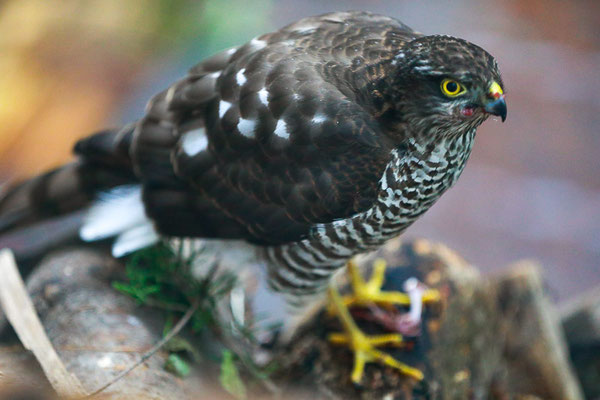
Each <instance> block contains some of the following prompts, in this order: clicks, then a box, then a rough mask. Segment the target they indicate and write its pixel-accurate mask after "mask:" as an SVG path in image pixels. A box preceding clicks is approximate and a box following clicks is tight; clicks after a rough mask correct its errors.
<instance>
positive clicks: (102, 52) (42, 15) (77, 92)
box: [0, 0, 269, 182]
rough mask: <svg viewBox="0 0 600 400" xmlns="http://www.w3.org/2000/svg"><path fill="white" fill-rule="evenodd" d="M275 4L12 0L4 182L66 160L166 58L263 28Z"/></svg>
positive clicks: (1, 14) (6, 31) (2, 95)
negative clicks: (83, 137) (179, 51)
mask: <svg viewBox="0 0 600 400" xmlns="http://www.w3.org/2000/svg"><path fill="white" fill-rule="evenodd" d="M268 4H269V3H268V2H267V1H265V0H261V1H258V2H255V3H253V6H252V8H253V9H252V12H248V8H247V7H248V6H247V5H246V4H245V3H243V2H241V1H239V0H238V1H235V2H233V3H229V4H228V6H226V7H224V6H223V3H222V2H219V1H216V0H210V1H197V0H127V1H121V0H85V1H84V0H69V1H60V2H48V1H45V0H8V1H5V2H3V3H2V5H0V54H2V57H0V127H1V128H0V182H1V181H2V180H3V179H6V178H9V177H10V178H13V179H14V178H22V177H25V176H28V175H32V174H35V173H40V172H41V171H44V170H46V169H48V168H50V167H53V166H56V165H59V164H62V163H64V162H66V161H67V160H68V159H69V158H70V157H71V148H72V145H73V143H74V142H75V140H77V139H78V138H79V137H82V136H85V135H87V134H89V133H91V132H93V131H94V130H98V129H102V128H104V127H105V125H106V124H107V123H108V121H107V120H108V119H109V117H110V116H111V115H114V114H116V113H117V110H118V109H119V108H120V107H121V106H122V104H121V101H122V100H123V97H124V95H125V94H127V93H128V92H130V91H131V90H132V89H133V88H135V86H136V85H137V84H139V83H140V80H141V79H143V76H144V74H147V73H148V72H149V71H153V70H154V69H155V67H154V65H155V64H156V63H157V62H158V63H160V59H161V58H164V57H166V56H167V55H168V54H174V53H177V52H178V49H183V48H185V49H189V48H192V49H194V50H197V51H194V56H193V58H192V56H191V55H190V61H189V63H190V66H191V65H192V64H194V63H195V62H197V61H199V60H200V58H201V56H202V55H208V54H209V53H210V52H212V51H215V50H218V49H220V48H223V47H226V46H231V45H233V44H235V43H238V42H240V41H244V39H247V33H248V31H249V30H250V31H254V32H256V34H258V33H259V32H261V30H262V29H263V28H264V27H265V25H267V23H266V17H265V14H266V12H267V11H268V9H269V6H268ZM179 58H181V57H179ZM157 60H158V61H157Z"/></svg>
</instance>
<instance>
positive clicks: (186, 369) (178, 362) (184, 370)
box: [165, 354, 190, 378]
mask: <svg viewBox="0 0 600 400" xmlns="http://www.w3.org/2000/svg"><path fill="white" fill-rule="evenodd" d="M165 369H166V370H167V371H169V372H170V373H172V374H174V375H177V376H178V377H180V378H185V377H186V376H188V375H189V374H190V366H189V365H188V363H187V362H185V361H184V360H183V359H182V358H181V357H179V356H178V355H177V354H171V355H170V356H169V358H167V361H166V362H165Z"/></svg>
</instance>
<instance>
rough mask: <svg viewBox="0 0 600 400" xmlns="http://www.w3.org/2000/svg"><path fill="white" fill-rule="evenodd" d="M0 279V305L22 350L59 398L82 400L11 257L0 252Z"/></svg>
mask: <svg viewBox="0 0 600 400" xmlns="http://www.w3.org/2000/svg"><path fill="white" fill-rule="evenodd" d="M0 276H1V277H2V278H1V279H0V305H2V309H3V310H4V312H5V313H6V317H7V318H8V320H9V321H10V324H11V325H12V327H13V328H14V330H15V332H16V333H17V335H18V336H19V339H20V340H21V343H23V346H24V347H25V348H26V349H28V350H31V352H33V355H34V356H35V358H36V359H37V360H38V362H39V363H40V366H41V367H42V370H43V371H44V374H45V375H46V377H47V378H48V381H49V382H50V384H51V385H52V387H53V388H54V390H55V391H56V393H58V395H59V396H61V397H69V398H71V397H81V396H84V395H85V393H86V391H85V389H84V387H83V385H82V384H81V382H79V380H78V379H77V377H75V376H74V375H72V374H71V373H69V371H67V369H66V368H65V366H64V364H63V363H62V361H61V360H60V358H59V357H58V354H56V351H55V350H54V347H52V344H51V343H50V340H49V339H48V336H47V335H46V332H44V328H43V326H42V323H41V322H40V320H39V318H38V316H37V314H36V312H35V309H34V307H33V303H32V302H31V298H30V297H29V294H28V293H27V289H25V284H24V283H23V279H22V278H21V275H20V274H19V270H18V268H17V264H16V262H15V258H14V256H13V253H12V251H10V250H8V249H4V250H1V251H0Z"/></svg>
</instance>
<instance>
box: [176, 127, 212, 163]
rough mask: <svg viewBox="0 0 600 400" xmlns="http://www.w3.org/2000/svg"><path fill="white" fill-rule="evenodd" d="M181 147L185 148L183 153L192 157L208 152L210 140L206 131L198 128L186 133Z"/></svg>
mask: <svg viewBox="0 0 600 400" xmlns="http://www.w3.org/2000/svg"><path fill="white" fill-rule="evenodd" d="M181 146H182V147H183V152H184V153H185V154H186V155H188V156H190V157H193V156H195V155H196V154H198V153H200V152H201V151H203V150H206V147H207V146H208V138H207V137H206V131H205V129H204V128H198V129H194V130H191V131H189V132H186V133H184V134H183V137H182V142H181Z"/></svg>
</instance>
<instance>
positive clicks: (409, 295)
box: [330, 258, 440, 311]
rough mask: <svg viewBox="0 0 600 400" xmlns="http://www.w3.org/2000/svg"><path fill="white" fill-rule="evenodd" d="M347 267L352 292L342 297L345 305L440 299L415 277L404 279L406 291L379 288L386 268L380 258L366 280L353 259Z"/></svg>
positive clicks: (405, 304) (437, 293) (408, 303)
mask: <svg viewBox="0 0 600 400" xmlns="http://www.w3.org/2000/svg"><path fill="white" fill-rule="evenodd" d="M347 268H348V275H349V276H350V285H351V286H352V293H351V294H349V295H346V296H343V297H342V299H343V302H344V305H346V306H347V307H351V306H365V307H367V306H369V305H373V304H376V305H379V306H384V307H390V306H393V305H398V306H410V305H411V302H415V300H419V301H420V302H422V303H423V304H430V303H437V302H438V301H440V293H439V291H438V290H435V289H427V288H424V287H423V286H422V285H419V282H418V281H416V279H414V280H413V279H409V280H407V281H406V283H405V290H406V293H402V292H395V291H389V292H388V291H383V290H381V287H382V286H383V283H384V278H385V270H386V268H387V264H386V262H385V260H383V259H381V258H379V259H377V260H375V262H374V263H373V273H372V274H371V278H370V279H369V280H368V281H367V282H365V280H364V279H363V277H362V275H361V274H360V271H359V269H358V266H357V265H356V263H355V262H354V261H353V260H350V261H348V264H347ZM421 289H423V290H421ZM330 311H331V308H330Z"/></svg>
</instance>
